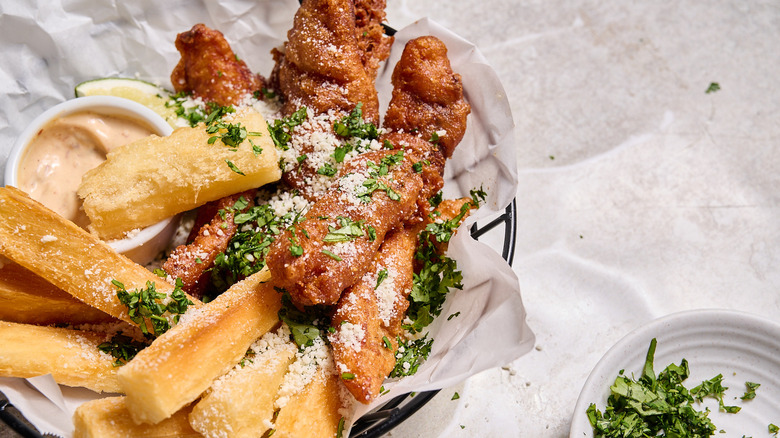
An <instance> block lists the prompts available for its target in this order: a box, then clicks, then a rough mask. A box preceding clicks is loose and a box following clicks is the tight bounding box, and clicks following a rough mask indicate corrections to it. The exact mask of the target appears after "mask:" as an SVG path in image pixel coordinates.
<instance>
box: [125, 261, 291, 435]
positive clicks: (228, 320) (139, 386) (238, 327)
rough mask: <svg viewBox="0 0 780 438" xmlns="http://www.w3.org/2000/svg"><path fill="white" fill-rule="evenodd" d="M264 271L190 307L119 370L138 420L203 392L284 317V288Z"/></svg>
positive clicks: (160, 415) (160, 416)
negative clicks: (276, 286)
mask: <svg viewBox="0 0 780 438" xmlns="http://www.w3.org/2000/svg"><path fill="white" fill-rule="evenodd" d="M269 279H270V274H269V273H268V271H267V270H263V271H260V272H258V273H256V274H254V275H252V276H250V277H248V278H246V279H245V280H243V281H241V282H239V283H236V284H234V285H233V286H232V287H231V288H230V289H228V290H227V291H225V292H224V293H222V294H221V295H220V296H219V297H217V298H216V299H215V300H214V301H211V302H209V303H207V304H204V305H203V306H202V307H200V308H199V309H194V310H190V311H189V312H187V313H186V314H185V315H184V316H183V317H182V319H181V321H179V324H178V325H176V326H175V327H173V328H171V329H170V330H168V331H167V332H166V333H164V334H163V335H161V336H160V337H158V338H157V339H155V340H154V342H152V344H151V345H150V346H149V347H147V348H145V349H144V350H142V351H141V352H139V353H138V354H137V355H136V356H135V358H134V359H133V360H131V361H130V362H128V363H127V364H126V365H124V366H123V367H122V368H120V370H119V372H118V377H119V383H120V385H121V386H122V389H123V390H124V391H125V393H126V394H127V407H128V409H129V410H130V413H131V415H132V417H133V420H134V421H136V422H138V423H158V422H160V421H162V420H164V419H165V418H168V417H169V416H171V415H172V414H173V413H174V412H176V411H177V410H179V409H180V408H181V407H182V406H184V405H186V404H188V403H190V402H192V401H193V400H195V399H196V398H198V396H199V395H201V394H202V393H203V391H205V390H206V389H207V388H208V387H209V386H210V385H211V382H212V381H213V380H214V379H215V378H217V377H219V376H220V375H222V374H224V373H225V372H227V371H228V370H230V368H231V367H233V366H234V365H235V364H236V363H238V361H239V360H240V359H241V358H242V357H243V356H244V354H245V353H246V350H247V348H248V347H249V346H250V345H251V344H252V342H254V341H255V340H256V339H257V338H259V337H260V336H262V335H263V334H264V333H266V332H267V331H269V330H270V329H271V328H273V327H274V326H275V325H276V324H277V322H278V321H279V318H278V316H277V313H278V311H279V309H280V307H281V294H280V293H278V292H277V291H276V290H274V287H273V283H270V282H268V280H269Z"/></svg>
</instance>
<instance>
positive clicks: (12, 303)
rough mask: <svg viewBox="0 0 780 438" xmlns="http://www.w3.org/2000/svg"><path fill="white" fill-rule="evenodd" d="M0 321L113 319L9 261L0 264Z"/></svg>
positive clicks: (41, 322) (96, 321)
mask: <svg viewBox="0 0 780 438" xmlns="http://www.w3.org/2000/svg"><path fill="white" fill-rule="evenodd" d="M0 320H3V321H10V322H18V323H23V324H38V325H52V324H73V325H78V324H102V323H105V322H111V321H116V319H114V318H113V317H112V316H110V315H108V314H106V313H104V312H101V311H100V310H98V309H95V308H94V307H90V306H88V305H86V304H84V303H82V302H81V301H79V300H77V299H75V298H73V297H72V296H70V294H68V293H67V292H65V291H63V290H62V289H60V288H58V287H56V286H54V285H53V284H51V283H49V282H48V281H46V280H44V279H43V278H41V277H39V276H37V275H35V274H33V273H32V272H30V271H29V270H27V269H25V268H23V267H21V266H19V265H18V264H17V263H14V262H12V261H5V262H3V263H2V267H0Z"/></svg>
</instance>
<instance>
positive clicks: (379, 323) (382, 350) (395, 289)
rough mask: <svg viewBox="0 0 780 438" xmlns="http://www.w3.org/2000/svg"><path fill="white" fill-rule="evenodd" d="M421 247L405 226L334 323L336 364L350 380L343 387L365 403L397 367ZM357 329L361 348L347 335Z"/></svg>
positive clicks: (391, 236)
mask: <svg viewBox="0 0 780 438" xmlns="http://www.w3.org/2000/svg"><path fill="white" fill-rule="evenodd" d="M416 246H417V230H416V229H411V228H404V227H401V228H397V229H395V230H393V231H391V232H390V233H388V234H387V237H386V238H385V241H384V242H383V243H382V246H381V247H380V248H379V252H378V253H377V256H376V258H375V259H374V262H373V265H372V268H371V270H370V271H369V272H370V274H366V275H364V276H363V277H362V278H361V279H360V281H359V282H358V283H357V284H355V285H354V286H352V287H350V288H349V289H347V290H346V291H344V294H343V295H342V296H341V299H340V300H339V303H338V307H337V309H336V312H335V313H334V315H333V319H332V320H331V326H332V327H335V328H336V333H334V334H333V335H331V336H330V344H331V347H332V348H333V359H334V360H335V361H336V366H337V368H338V369H339V371H341V372H342V376H344V375H345V374H344V373H348V374H346V375H348V376H350V377H349V378H346V379H345V378H343V377H342V381H343V382H344V386H346V387H347V389H349V391H350V392H351V393H352V395H354V396H355V399H356V400H358V401H360V402H361V403H368V402H370V401H371V400H373V399H374V398H375V397H377V396H378V395H379V389H380V387H381V386H382V382H383V381H384V380H385V378H387V376H388V375H389V374H390V372H391V371H392V370H393V367H394V366H395V352H396V351H397V350H398V343H397V341H396V339H397V337H398V336H400V335H401V323H402V321H403V319H404V315H405V314H406V309H407V307H409V301H407V299H406V297H407V295H408V294H409V292H410V291H411V288H412V279H413V274H414V251H415V248H416ZM382 271H384V273H385V274H381V272H382ZM385 275H386V277H385V278H384V279H382V281H381V282H380V283H379V285H377V283H378V282H379V280H380V278H381V277H380V276H385ZM347 323H348V324H347ZM354 326H357V327H358V330H359V332H361V333H363V334H364V335H363V337H362V339H360V341H359V346H356V345H354V343H355V340H354V339H349V337H348V336H346V335H344V334H343V333H344V332H345V331H349V332H354V330H355V327H354Z"/></svg>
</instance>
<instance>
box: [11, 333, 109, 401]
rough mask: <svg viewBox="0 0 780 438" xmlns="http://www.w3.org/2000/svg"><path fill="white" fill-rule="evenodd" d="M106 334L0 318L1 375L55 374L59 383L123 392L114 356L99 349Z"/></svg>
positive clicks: (100, 390) (99, 390) (105, 338)
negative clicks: (6, 320)
mask: <svg viewBox="0 0 780 438" xmlns="http://www.w3.org/2000/svg"><path fill="white" fill-rule="evenodd" d="M107 340H108V336H107V335H106V334H105V333H97V332H90V331H85V330H72V329H65V328H56V327H41V326H37V325H30V324H17V323H13V322H4V321H0V345H2V348H1V349H0V375H2V376H5V377H22V378H27V377H35V376H40V375H43V374H51V375H52V377H53V378H54V380H55V381H56V382H57V383H60V384H62V385H66V386H79V387H83V388H89V389H91V390H93V391H98V392H103V391H106V392H121V388H120V387H119V383H118V381H117V379H116V370H117V368H116V367H115V366H114V365H113V363H114V359H113V358H112V357H111V356H109V355H107V354H103V353H101V352H100V350H98V348H97V347H98V345H100V344H101V343H103V342H105V341H107Z"/></svg>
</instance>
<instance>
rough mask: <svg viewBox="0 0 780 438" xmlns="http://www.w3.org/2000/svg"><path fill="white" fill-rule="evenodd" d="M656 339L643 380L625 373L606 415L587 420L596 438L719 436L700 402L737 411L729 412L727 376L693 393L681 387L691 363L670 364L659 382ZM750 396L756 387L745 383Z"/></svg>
mask: <svg viewBox="0 0 780 438" xmlns="http://www.w3.org/2000/svg"><path fill="white" fill-rule="evenodd" d="M655 348H656V339H653V340H652V341H651V342H650V348H649V349H648V351H647V356H646V358H645V365H644V368H643V370H642V375H641V377H640V378H639V379H638V380H634V379H632V378H628V377H626V376H624V375H623V370H621V371H620V373H619V375H618V376H617V378H616V379H615V383H614V384H613V385H612V386H611V387H610V390H611V395H610V396H609V398H608V399H607V406H606V408H605V409H604V412H603V413H602V412H601V411H599V410H598V409H597V408H596V405H595V404H591V405H590V406H589V407H588V409H587V415H588V420H589V421H590V424H591V426H592V427H593V432H594V436H595V437H597V438H598V437H609V438H612V437H615V438H617V437H621V438H641V437H655V436H670V437H680V438H698V437H708V436H712V435H713V434H715V432H716V431H717V430H718V429H717V428H716V427H715V425H714V424H712V421H711V420H710V419H709V418H708V415H709V413H710V411H709V409H707V408H704V410H703V411H698V410H696V407H695V406H694V402H695V401H699V402H700V401H701V400H702V399H703V398H705V397H712V398H714V399H716V400H718V404H719V406H720V409H722V410H724V411H725V412H729V413H736V412H738V411H739V409H740V408H739V407H737V406H725V405H724V404H723V394H724V392H725V390H726V389H728V388H725V387H723V385H722V384H721V383H722V380H723V376H722V375H718V376H715V377H714V378H712V379H710V380H706V381H704V382H702V384H701V385H699V386H697V387H695V388H693V389H691V390H688V389H687V388H686V387H685V386H684V385H683V384H682V382H683V381H685V379H687V378H688V376H689V375H690V370H689V368H688V361H687V360H685V359H682V361H681V362H680V364H679V365H675V364H670V365H669V366H667V367H666V368H665V369H664V370H663V371H661V372H660V373H659V374H658V376H656V375H655V371H654V370H653V357H654V356H655ZM745 385H746V387H747V388H748V392H747V393H746V395H747V394H749V393H751V391H752V393H753V395H755V388H757V387H758V385H757V384H755V383H751V382H746V384H745Z"/></svg>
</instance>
